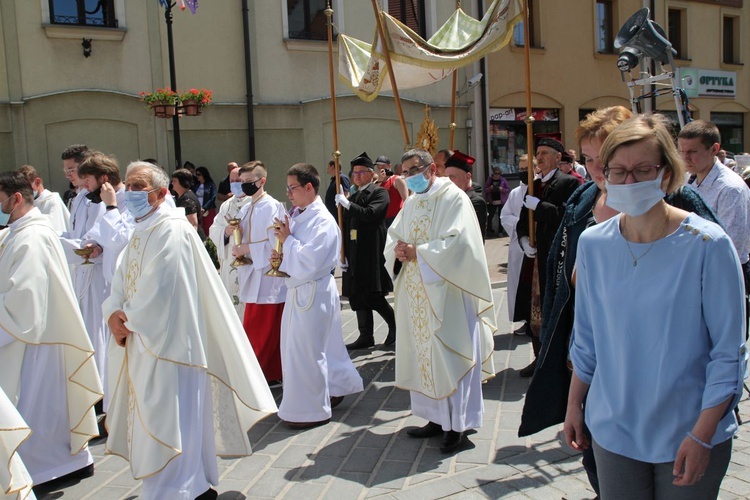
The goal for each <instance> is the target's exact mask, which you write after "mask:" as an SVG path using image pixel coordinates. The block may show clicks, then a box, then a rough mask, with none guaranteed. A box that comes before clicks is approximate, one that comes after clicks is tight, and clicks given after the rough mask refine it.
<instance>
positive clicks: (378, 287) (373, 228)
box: [336, 153, 396, 350]
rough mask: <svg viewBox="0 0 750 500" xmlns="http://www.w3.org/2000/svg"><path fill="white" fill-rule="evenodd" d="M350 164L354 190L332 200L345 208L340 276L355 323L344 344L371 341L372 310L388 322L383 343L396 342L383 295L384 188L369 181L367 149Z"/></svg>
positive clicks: (386, 284) (386, 286)
mask: <svg viewBox="0 0 750 500" xmlns="http://www.w3.org/2000/svg"><path fill="white" fill-rule="evenodd" d="M351 167H352V182H354V184H355V185H356V186H357V192H356V193H354V194H353V195H352V196H351V197H350V198H346V197H345V196H343V195H341V194H337V195H336V203H337V204H339V205H341V206H342V207H343V208H344V209H345V213H344V232H343V235H342V236H343V241H344V253H345V255H346V261H347V262H346V264H347V268H346V270H345V271H344V274H343V277H342V285H343V286H342V288H343V295H345V296H348V297H349V305H350V306H351V308H352V310H353V311H355V312H356V313H357V326H358V327H359V338H357V340H355V341H354V342H353V343H351V344H349V345H347V346H346V348H347V349H349V350H354V349H367V348H370V347H372V346H374V345H375V339H374V321H373V315H372V312H373V311H376V312H377V313H378V314H380V315H381V316H382V317H383V319H384V320H385V322H386V324H387V325H388V336H387V337H386V339H385V342H384V344H383V345H384V346H391V345H393V344H394V343H395V342H396V317H395V315H394V313H393V308H392V307H391V305H390V304H388V301H387V300H386V299H385V296H386V295H387V294H388V293H389V292H390V291H391V290H393V283H392V282H391V278H390V277H389V276H388V273H387V272H386V270H385V257H384V256H383V248H384V247H385V236H386V229H385V214H386V211H387V210H388V203H389V197H388V192H387V191H386V190H385V189H383V188H381V187H378V186H375V185H374V184H373V183H372V180H373V178H374V176H375V165H374V164H373V162H372V160H371V159H370V158H369V157H368V156H367V153H362V154H361V155H359V156H358V157H356V158H355V159H353V160H352V161H351Z"/></svg>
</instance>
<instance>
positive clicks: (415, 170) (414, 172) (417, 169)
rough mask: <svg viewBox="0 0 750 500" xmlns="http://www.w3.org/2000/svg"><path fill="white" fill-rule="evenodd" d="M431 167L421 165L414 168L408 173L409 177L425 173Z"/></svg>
mask: <svg viewBox="0 0 750 500" xmlns="http://www.w3.org/2000/svg"><path fill="white" fill-rule="evenodd" d="M427 167H429V165H421V166H419V167H412V168H410V169H409V170H408V171H407V172H406V176H407V177H411V176H412V175H417V174H421V173H422V172H424V170H425V169H426V168H427Z"/></svg>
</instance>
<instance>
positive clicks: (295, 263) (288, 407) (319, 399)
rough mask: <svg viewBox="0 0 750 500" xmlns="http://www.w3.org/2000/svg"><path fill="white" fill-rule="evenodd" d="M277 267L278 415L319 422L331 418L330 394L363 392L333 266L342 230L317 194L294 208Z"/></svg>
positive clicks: (290, 420)
mask: <svg viewBox="0 0 750 500" xmlns="http://www.w3.org/2000/svg"><path fill="white" fill-rule="evenodd" d="M289 229H290V231H291V233H292V234H291V235H290V236H289V237H288V238H287V239H286V241H285V242H284V246H283V262H282V264H281V267H280V269H281V270H282V271H284V272H286V273H287V274H289V276H290V277H289V278H287V279H286V286H287V295H286V304H285V306H284V314H283V316H282V319H281V367H282V370H283V373H284V397H283V399H282V400H281V406H280V407H279V418H281V419H282V420H285V421H287V422H318V421H321V420H326V419H328V418H330V417H331V405H330V400H329V398H330V397H336V396H345V395H347V394H354V393H357V392H361V391H362V389H363V387H362V377H361V376H360V375H359V373H357V369H356V368H355V367H354V364H353V363H352V360H351V358H350V357H349V353H348V352H347V351H346V346H345V345H344V338H343V333H342V324H341V306H340V303H339V294H338V290H337V289H336V283H335V281H334V279H333V275H332V274H331V271H332V270H333V268H334V267H335V266H336V263H337V262H338V258H339V251H340V248H341V232H340V231H339V227H338V225H337V224H336V221H335V220H334V219H333V216H331V214H330V212H329V211H328V209H327V208H326V207H325V205H324V204H323V202H322V201H321V199H320V197H317V198H316V199H315V201H314V202H313V203H311V204H310V205H308V206H307V207H305V209H304V211H302V212H300V211H299V209H297V210H295V212H294V214H293V216H292V217H291V219H290V226H289Z"/></svg>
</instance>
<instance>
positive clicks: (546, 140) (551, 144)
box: [536, 137, 565, 153]
mask: <svg viewBox="0 0 750 500" xmlns="http://www.w3.org/2000/svg"><path fill="white" fill-rule="evenodd" d="M539 146H547V147H548V148H552V149H554V150H555V151H557V152H558V153H565V146H563V145H562V143H561V142H560V141H558V140H555V139H553V138H551V137H542V138H541V139H539V141H538V142H537V143H536V147H537V148H538V147H539Z"/></svg>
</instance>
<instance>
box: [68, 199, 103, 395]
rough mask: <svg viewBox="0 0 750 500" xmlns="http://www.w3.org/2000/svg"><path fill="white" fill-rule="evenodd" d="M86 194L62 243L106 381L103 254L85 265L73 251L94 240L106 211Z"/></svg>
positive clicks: (77, 201)
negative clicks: (93, 236) (97, 226)
mask: <svg viewBox="0 0 750 500" xmlns="http://www.w3.org/2000/svg"><path fill="white" fill-rule="evenodd" d="M87 194H88V191H87V190H85V189H82V190H81V191H79V192H78V194H77V195H76V197H75V199H74V200H73V207H72V208H71V212H70V226H71V229H70V231H69V232H67V233H63V235H62V237H61V238H60V242H61V243H62V246H63V250H64V251H65V257H66V258H67V261H68V265H69V266H70V269H71V275H72V278H73V289H74V290H75V292H76V297H77V298H78V305H79V307H80V309H81V314H82V315H83V322H84V324H85V325H86V331H87V332H88V334H89V338H90V339H91V344H92V345H93V346H94V351H95V353H96V354H95V360H96V366H97V369H98V370H99V375H100V377H101V379H102V380H104V373H105V371H106V354H107V331H106V329H105V326H106V325H105V323H104V320H103V318H102V302H104V298H105V296H106V290H107V284H106V281H105V279H104V267H103V263H104V257H103V255H100V256H99V257H97V258H95V259H89V260H90V261H91V262H92V264H83V262H84V259H83V257H81V256H80V255H76V254H75V252H74V250H75V249H77V248H82V247H83V245H84V244H85V243H86V242H88V241H91V240H92V239H93V238H92V235H94V233H96V232H97V231H98V229H97V228H96V225H97V223H98V222H99V220H100V219H101V218H102V217H103V216H104V214H105V212H106V208H105V206H104V203H91V201H90V200H89V199H88V198H86V195H87Z"/></svg>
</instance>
